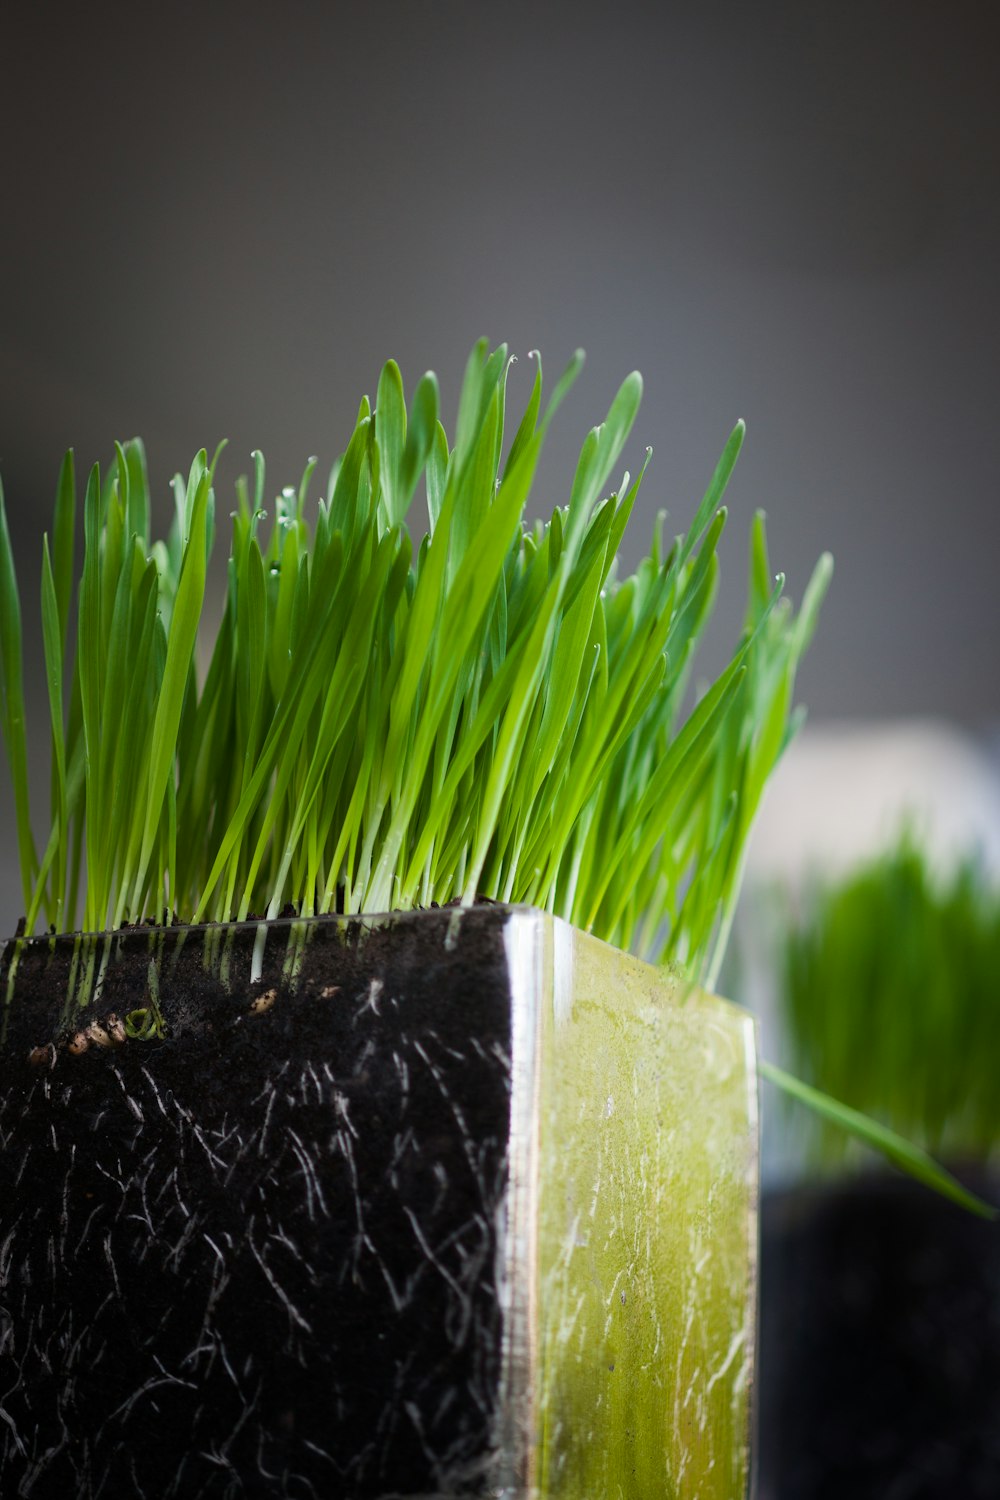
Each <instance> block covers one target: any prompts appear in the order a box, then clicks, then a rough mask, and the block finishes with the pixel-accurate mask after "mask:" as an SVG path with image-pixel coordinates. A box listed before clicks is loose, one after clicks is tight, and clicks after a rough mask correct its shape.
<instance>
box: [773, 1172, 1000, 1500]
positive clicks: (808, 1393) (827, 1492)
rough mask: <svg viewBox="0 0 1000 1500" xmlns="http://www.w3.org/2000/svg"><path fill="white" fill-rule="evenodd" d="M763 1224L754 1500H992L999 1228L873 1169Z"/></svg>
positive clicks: (998, 1383) (999, 1437) (997, 1487)
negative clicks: (872, 1174) (757, 1485)
mask: <svg viewBox="0 0 1000 1500" xmlns="http://www.w3.org/2000/svg"><path fill="white" fill-rule="evenodd" d="M961 1175H962V1178H963V1180H964V1181H965V1182H966V1183H967V1184H968V1185H969V1186H970V1187H972V1188H973V1190H975V1191H977V1192H979V1193H980V1194H981V1195H982V1196H984V1197H985V1198H987V1199H988V1200H989V1201H992V1202H994V1203H997V1202H1000V1183H998V1181H997V1179H996V1178H993V1179H992V1180H990V1179H987V1178H986V1177H985V1176H984V1175H983V1174H982V1173H979V1174H976V1173H971V1174H970V1173H968V1172H963V1173H962V1174H961ZM762 1224H763V1234H762V1255H761V1293H762V1306H761V1349H760V1361H759V1369H760V1377H761V1384H760V1388H759V1389H760V1448H759V1452H760V1463H759V1468H760V1495H759V1500H876V1497H877V1500H997V1497H998V1496H1000V1225H998V1224H995V1223H994V1224H991V1223H986V1222H984V1221H983V1220H981V1219H977V1218H974V1217H973V1216H972V1215H971V1214H968V1213H966V1212H964V1211H963V1210H961V1209H959V1208H956V1207H955V1206H954V1205H953V1204H950V1203H948V1202H945V1201H944V1200H943V1199H941V1198H939V1197H937V1196H935V1195H934V1194H932V1193H930V1192H928V1191H927V1190H926V1189H924V1188H921V1187H919V1186H917V1185H916V1184H914V1183H911V1182H909V1181H907V1180H903V1179H900V1178H889V1177H881V1176H879V1177H872V1178H865V1179H861V1180H857V1181H853V1182H850V1183H845V1184H843V1185H841V1186H838V1187H828V1188H822V1189H799V1190H797V1191H793V1192H786V1193H781V1194H765V1196H764V1200H763V1212H762Z"/></svg>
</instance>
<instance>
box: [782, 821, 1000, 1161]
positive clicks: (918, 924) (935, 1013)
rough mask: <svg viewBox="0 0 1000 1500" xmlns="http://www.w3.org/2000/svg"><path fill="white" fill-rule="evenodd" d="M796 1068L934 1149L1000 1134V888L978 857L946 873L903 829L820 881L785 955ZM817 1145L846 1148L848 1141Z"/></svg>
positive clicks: (992, 1144) (985, 1146)
mask: <svg viewBox="0 0 1000 1500" xmlns="http://www.w3.org/2000/svg"><path fill="white" fill-rule="evenodd" d="M782 995H783V1006H784V1013H785V1017H786V1021H787V1025H788V1029H789V1034H790V1036H791V1039H792V1042H793V1047H794V1056H795V1061H796V1065H797V1067H798V1068H799V1069H800V1070H801V1072H802V1073H803V1075H804V1076H805V1077H806V1078H808V1079H810V1080H811V1081H812V1082H814V1083H815V1084H816V1085H817V1086H818V1087H819V1088H821V1089H824V1090H826V1091H828V1092H830V1093H834V1094H836V1095H837V1096H838V1098H840V1099H843V1100H844V1101H845V1102H846V1103H847V1104H849V1105H852V1106H853V1107H854V1108H856V1109H858V1110H863V1111H865V1112H866V1113H868V1114H870V1115H872V1116H873V1117H875V1118H876V1119H879V1120H881V1121H883V1122H885V1123H886V1124H887V1125H890V1126H892V1127H893V1128H895V1129H896V1130H897V1131H901V1132H904V1133H905V1134H906V1135H907V1136H909V1137H910V1138H912V1139H913V1140H914V1141H916V1142H919V1143H920V1144H921V1145H922V1146H923V1147H925V1148H926V1149H927V1150H929V1151H933V1152H934V1153H935V1154H936V1155H945V1156H948V1157H951V1158H952V1159H955V1160H958V1159H962V1158H975V1159H978V1160H980V1161H982V1160H986V1159H987V1158H988V1157H989V1155H990V1153H991V1152H994V1151H995V1150H996V1148H997V1145H998V1144H1000V1090H998V1087H997V1079H998V1078H1000V891H998V890H996V889H995V888H993V887H992V886H991V884H990V882H989V881H988V880H987V879H986V877H985V876H984V874H983V873H982V870H981V869H980V868H979V867H978V866H977V864H976V863H975V862H974V861H972V860H969V861H967V862H966V863H964V864H963V865H962V866H961V867H960V868H959V869H958V870H957V871H956V872H955V873H954V874H953V875H951V876H950V877H948V878H946V879H942V878H936V877H935V874H934V872H933V870H932V869H931V867H930V865H929V862H928V860H927V858H926V856H925V855H924V854H923V852H922V851H921V849H920V848H919V846H918V845H917V844H916V843H915V842H914V840H913V839H912V837H911V836H909V835H907V836H905V837H904V838H903V839H902V840H901V841H900V842H899V843H898V844H897V845H896V846H894V847H893V848H891V849H889V850H887V851H886V853H885V854H884V855H883V856H882V857H881V858H879V859H877V860H875V861H873V862H871V863H870V864H868V865H866V866H865V867H864V868H862V869H859V870H858V871H857V872H856V873H855V874H854V875H852V876H851V877H850V878H849V879H847V880H845V881H843V882H842V883H840V884H838V885H835V886H829V885H826V886H822V885H821V886H818V887H817V888H815V889H814V890H813V891H812V892H811V894H810V897H809V899H808V900H807V903H806V911H805V915H804V917H803V919H802V920H801V922H800V923H799V924H798V925H796V926H794V927H792V928H791V929H790V930H789V932H788V934H787V939H786V946H785V950H784V955H783V986H782ZM814 1145H815V1148H816V1150H817V1152H818V1154H819V1156H820V1157H821V1158H827V1159H829V1158H832V1159H834V1160H839V1159H840V1158H841V1157H842V1155H843V1150H844V1141H843V1137H842V1135H841V1133H840V1132H839V1131H836V1130H824V1131H822V1132H821V1133H820V1134H819V1135H818V1137H817V1139H816V1141H815V1142H814Z"/></svg>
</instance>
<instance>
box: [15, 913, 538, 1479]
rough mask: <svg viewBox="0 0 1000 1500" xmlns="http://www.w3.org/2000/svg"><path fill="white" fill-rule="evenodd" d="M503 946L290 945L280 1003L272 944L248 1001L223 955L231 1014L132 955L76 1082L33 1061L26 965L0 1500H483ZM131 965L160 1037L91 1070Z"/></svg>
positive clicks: (432, 942)
mask: <svg viewBox="0 0 1000 1500" xmlns="http://www.w3.org/2000/svg"><path fill="white" fill-rule="evenodd" d="M505 919H506V917H505V913H504V912H503V911H502V910H499V911H498V910H495V909H493V910H491V909H490V908H486V907H484V908H478V909H476V910H474V911H472V912H466V913H463V914H462V916H461V919H460V920H458V919H457V918H456V915H455V913H453V912H447V911H440V912H427V913H421V914H419V915H415V916H410V917H404V918H401V919H400V920H399V921H398V922H396V923H394V924H393V925H392V926H391V927H389V928H385V929H379V928H375V929H374V930H370V929H368V928H367V927H363V926H362V925H361V924H358V923H348V922H346V921H345V920H344V919H331V920H330V921H328V922H323V923H319V924H316V925H315V926H314V928H313V931H312V936H311V941H310V942H309V944H308V946H307V947H306V949H305V957H304V962H303V966H302V969H301V972H300V975H299V979H298V984H297V988H296V989H295V990H294V992H293V991H292V989H290V988H289V987H287V986H285V985H283V984H282V980H281V972H282V961H283V959H284V956H285V951H286V943H287V940H288V936H289V933H290V932H291V930H292V924H287V923H286V924H281V923H278V924H274V927H273V928H272V930H271V934H270V936H269V940H268V947H267V951H266V956H265V968H264V976H263V979H262V981H261V982H260V983H258V984H257V985H256V986H252V987H251V986H250V985H249V984H248V983H247V981H246V975H247V974H248V973H249V953H250V949H251V948H252V945H253V939H254V935H255V930H254V929H247V930H246V931H243V932H240V933H239V935H238V937H237V939H236V941H235V943H234V946H233V951H232V970H231V972H232V973H233V974H238V975H241V976H243V978H242V979H241V981H240V983H238V984H237V983H233V984H232V985H231V989H230V990H227V989H226V988H225V986H224V985H223V984H222V983H221V981H220V980H219V979H218V978H217V977H213V974H212V972H210V971H209V970H206V968H205V966H204V962H203V949H204V935H203V934H202V933H199V932H191V933H190V934H188V936H187V938H186V940H185V941H184V942H183V945H182V946H180V949H179V952H178V951H177V944H178V933H177V932H176V931H174V930H171V929H167V930H164V929H159V930H156V931H153V930H133V931H132V932H130V933H128V934H126V935H125V936H123V937H122V938H121V939H119V940H118V942H117V949H118V952H117V956H116V957H115V958H114V959H113V961H112V963H111V966H110V968H109V971H108V975H107V979H106V982H105V985H104V989H103V992H102V995H101V998H100V1002H99V1004H98V1005H97V1006H96V1008H95V1009H94V1010H93V1011H92V1012H90V1013H88V1014H85V1015H83V1018H82V1022H81V1021H80V1020H77V1021H76V1022H75V1027H74V1028H73V1029H75V1028H76V1027H79V1026H80V1025H81V1024H83V1023H85V1022H87V1021H88V1020H90V1019H92V1018H94V1017H96V1018H97V1019H98V1021H99V1023H100V1026H101V1030H100V1032H98V1033H97V1039H96V1040H94V1039H91V1040H90V1041H88V1043H87V1044H86V1047H85V1050H83V1051H79V1050H77V1052H76V1054H74V1051H73V1050H71V1048H70V1047H67V1046H66V1044H65V1043H66V1034H65V1033H63V1034H62V1038H61V1041H60V1044H59V1045H58V1046H56V1045H50V1043H51V1042H52V1039H53V1036H54V1034H55V1033H56V1032H57V1030H58V1025H59V1019H60V1016H61V1013H62V1006H63V1001H64V997H65V994H66V989H67V981H68V975H69V967H70V961H71V955H72V943H71V942H70V941H68V940H65V939H59V940H58V941H57V942H56V943H55V944H54V946H50V945H49V944H48V943H46V942H44V941H40V942H34V943H31V944H29V945H27V946H26V947H25V948H24V951H23V952H22V953H21V956H20V958H19V966H18V969H17V975H16V994H15V997H14V1000H13V1002H12V1004H11V1006H10V1009H9V1012H8V1029H7V1037H6V1041H5V1045H4V1047H3V1051H2V1053H0V1418H2V1420H0V1495H2V1496H3V1497H4V1500H8V1497H11V1500H13V1497H15V1496H16V1497H31V1500H49V1497H52V1500H117V1497H119V1496H127V1497H143V1496H145V1497H149V1500H167V1497H178V1500H201V1497H205V1500H207V1497H243V1496H246V1497H264V1496H267V1497H273V1496H288V1497H295V1500H300V1497H301V1500H349V1497H350V1500H354V1497H356V1500H368V1497H375V1496H380V1497H386V1496H397V1495H398V1496H417V1495H428V1494H434V1495H439V1494H441V1495H476V1494H485V1493H488V1485H489V1475H490V1472H491V1466H492V1458H493V1453H494V1447H495V1442H496V1431H495V1427H496V1421H497V1416H498V1403H499V1381H500V1366H501V1331H502V1330H501V1316H500V1308H499V1305H498V1292H497V1266H498V1258H499V1257H498V1250H499V1242H500V1236H501V1227H502V1217H503V1208H504V1202H505V1190H506V1182H507V1133H508V1123H509V1120H508V1116H509V1070H510V1002H509V992H508V981H507V972H506V964H505V959H504V951H503V940H502V929H503V924H504V921H505ZM11 952H12V947H11V946H8V949H7V951H6V953H5V955H4V963H3V966H2V967H0V985H2V986H4V987H5V986H6V972H7V964H8V963H9V961H10V956H11ZM151 957H153V958H155V959H156V962H157V970H158V973H159V1003H160V1007H161V1009H162V1013H163V1018H164V1021H165V1023H166V1026H167V1029H168V1034H167V1035H166V1037H165V1038H163V1039H151V1040H145V1041H141V1040H128V1041H125V1042H119V1044H117V1045H116V1044H115V1043H114V1038H115V1036H116V1035H117V1036H118V1037H119V1038H120V1035H121V1032H120V1028H117V1027H116V1024H115V1022H114V1020H113V1019H112V1020H110V1021H109V1020H108V1015H109V1013H115V1014H117V1015H118V1016H119V1017H121V1016H123V1015H125V1014H127V1013H128V1012H130V1011H133V1010H134V1009H135V1008H136V1007H139V1006H146V1007H148V1005H149V1002H150V996H149V991H148V969H149V963H150V959H151ZM3 992H4V991H3V989H0V994H2V993H3ZM102 1039H103V1040H105V1041H109V1042H111V1045H103V1044H101V1041H102ZM74 1045H75V1046H76V1047H77V1049H79V1047H80V1046H81V1045H82V1044H81V1043H76V1044H74Z"/></svg>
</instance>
